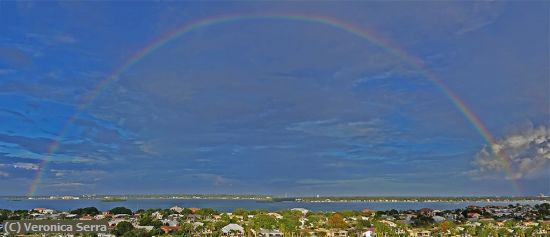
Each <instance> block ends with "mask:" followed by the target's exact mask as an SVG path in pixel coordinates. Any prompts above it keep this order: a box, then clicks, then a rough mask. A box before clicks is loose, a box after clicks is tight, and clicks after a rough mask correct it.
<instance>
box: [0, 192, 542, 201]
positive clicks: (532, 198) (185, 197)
mask: <svg viewBox="0 0 550 237" xmlns="http://www.w3.org/2000/svg"><path fill="white" fill-rule="evenodd" d="M0 198H1V199H8V200H12V201H19V200H67V201H70V200H98V201H106V202H110V201H126V200H130V199H135V200H147V199H159V200H161V199H174V200H178V199H181V200H190V199H204V200H256V201H259V202H312V203H316V202H326V203H329V202H365V203H368V202H387V203H392V202H420V203H426V202H428V203H429V202H455V203H459V202H537V201H541V202H550V197H546V196H530V197H529V196H526V197H488V196H479V197H473V196H472V197H458V196H457V197H435V196H434V197H413V196H409V197H391V196H387V197H382V196H349V197H346V196H342V197H337V196H326V197H272V196H268V195H181V194H179V195H178V194H170V195H161V194H151V195H81V196H70V195H68V196H32V197H27V196H0Z"/></svg>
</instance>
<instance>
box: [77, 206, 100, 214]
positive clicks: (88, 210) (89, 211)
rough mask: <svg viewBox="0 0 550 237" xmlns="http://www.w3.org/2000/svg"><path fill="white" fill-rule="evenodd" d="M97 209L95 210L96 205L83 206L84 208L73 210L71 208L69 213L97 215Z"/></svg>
mask: <svg viewBox="0 0 550 237" xmlns="http://www.w3.org/2000/svg"><path fill="white" fill-rule="evenodd" d="M99 213H100V212H99V210H97V208H96V207H84V208H78V209H75V210H72V211H71V214H76V215H80V216H82V215H97V214H99Z"/></svg>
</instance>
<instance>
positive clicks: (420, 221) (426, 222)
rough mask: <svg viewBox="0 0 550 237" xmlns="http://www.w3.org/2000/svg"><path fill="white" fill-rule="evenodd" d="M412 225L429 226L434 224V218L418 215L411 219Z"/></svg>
mask: <svg viewBox="0 0 550 237" xmlns="http://www.w3.org/2000/svg"><path fill="white" fill-rule="evenodd" d="M413 221H414V222H413V226H416V227H429V226H432V225H433V224H434V222H435V221H434V219H433V218H431V217H429V216H419V217H417V218H415V219H413Z"/></svg>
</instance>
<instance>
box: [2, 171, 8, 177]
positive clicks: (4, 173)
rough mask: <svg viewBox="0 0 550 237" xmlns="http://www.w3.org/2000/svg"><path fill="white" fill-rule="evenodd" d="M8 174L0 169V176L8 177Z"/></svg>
mask: <svg viewBox="0 0 550 237" xmlns="http://www.w3.org/2000/svg"><path fill="white" fill-rule="evenodd" d="M9 176H10V174H9V173H6V172H3V171H0V177H9Z"/></svg>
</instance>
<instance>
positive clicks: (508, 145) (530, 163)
mask: <svg viewBox="0 0 550 237" xmlns="http://www.w3.org/2000/svg"><path fill="white" fill-rule="evenodd" d="M493 151H494V152H493ZM495 153H496V154H497V155H495ZM474 163H475V165H476V166H477V167H476V169H475V170H473V171H471V172H469V173H470V174H471V175H473V176H474V177H476V178H479V177H483V176H485V177H488V176H491V175H492V174H494V173H503V172H504V173H506V176H505V178H506V179H522V178H528V177H532V176H535V175H539V174H543V173H544V172H546V174H548V169H549V168H550V128H547V127H545V126H540V127H536V128H535V127H533V126H529V127H528V128H526V129H524V130H522V131H519V132H516V133H513V134H510V135H508V136H506V137H504V138H502V139H500V140H498V141H497V142H496V144H494V145H493V146H492V149H491V148H490V147H489V146H485V147H483V149H481V150H480V151H479V152H478V153H477V155H476V159H475V162H474ZM508 166H511V167H512V171H511V172H510V171H508V169H509V168H508Z"/></svg>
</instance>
